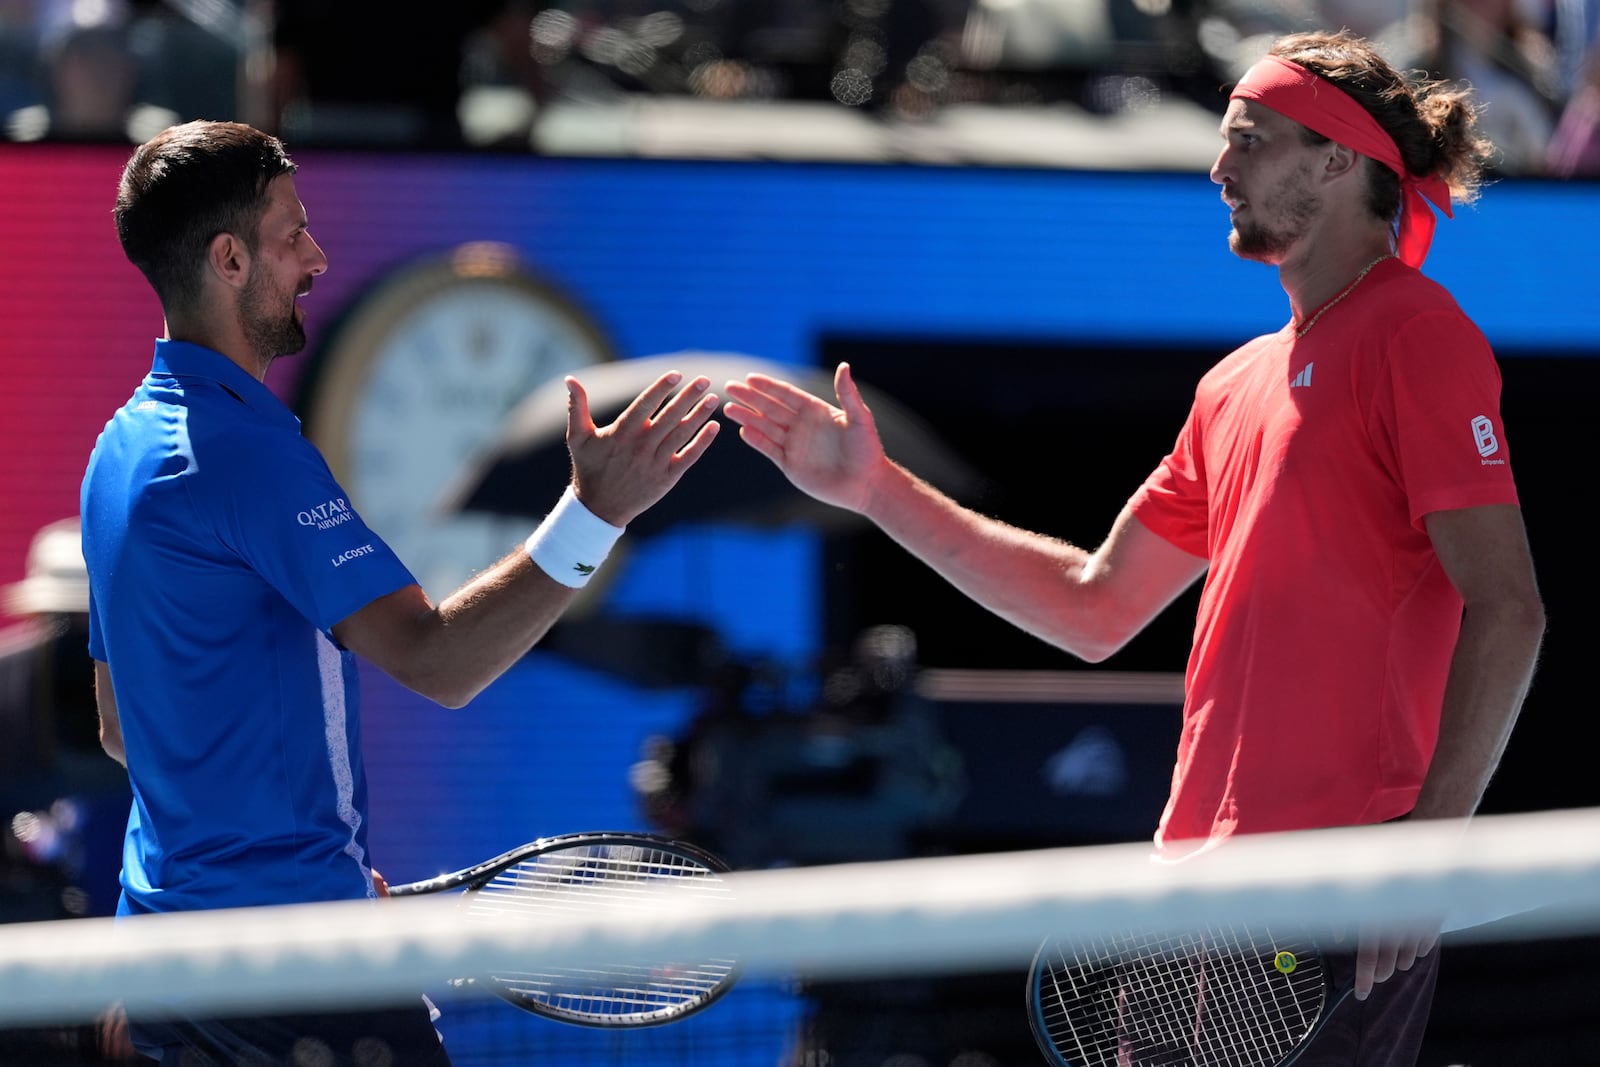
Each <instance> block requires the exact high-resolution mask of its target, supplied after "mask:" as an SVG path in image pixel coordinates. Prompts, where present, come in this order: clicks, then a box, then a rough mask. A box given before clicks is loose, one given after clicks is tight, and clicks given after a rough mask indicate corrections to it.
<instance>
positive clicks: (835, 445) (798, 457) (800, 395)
mask: <svg viewBox="0 0 1600 1067" xmlns="http://www.w3.org/2000/svg"><path fill="white" fill-rule="evenodd" d="M833 391H834V394H835V396H836V398H837V399H838V401H839V405H838V406H837V407H835V406H834V405H833V404H830V403H828V402H827V401H826V400H823V399H821V398H820V397H816V396H813V395H812V394H810V393H808V392H806V391H805V390H804V389H801V388H800V387H798V386H796V385H792V384H790V383H789V382H786V381H782V380H781V379H778V378H773V377H770V376H768V375H765V374H748V375H746V376H745V377H744V379H743V380H742V381H731V382H729V383H728V384H727V392H728V396H729V397H731V399H730V400H729V401H728V403H727V404H726V405H725V406H724V408H723V413H724V414H726V415H727V416H728V418H730V419H732V420H733V421H734V422H736V423H738V424H739V437H740V439H742V440H743V441H744V442H745V443H746V444H748V445H749V446H750V447H751V448H754V449H755V450H756V451H757V452H760V453H761V454H762V455H763V456H766V457H767V458H768V459H770V460H771V461H772V462H773V463H775V464H776V465H777V467H778V469H779V470H781V471H783V473H784V475H785V476H786V477H787V478H788V479H789V481H791V482H793V483H794V485H795V487H796V488H798V489H800V490H801V491H802V492H805V493H807V494H809V495H811V496H813V497H816V498H817V499H818V500H821V501H822V502H823V503H826V504H833V505H835V506H837V507H841V508H848V509H849V510H851V511H861V510H862V509H864V508H865V507H866V505H867V501H868V500H869V499H870V496H871V477H872V474H873V472H874V471H876V470H877V469H878V468H879V467H880V465H882V464H883V462H884V453H883V442H882V440H881V439H880V438H879V436H878V427H877V424H876V423H875V422H874V421H873V418H872V412H871V410H869V409H868V407H867V403H866V401H865V400H864V399H862V396H861V391H860V390H859V389H857V388H856V383H855V381H854V379H852V378H851V376H850V365H849V364H848V363H841V364H839V367H838V369H837V370H835V371H834V375H833Z"/></svg>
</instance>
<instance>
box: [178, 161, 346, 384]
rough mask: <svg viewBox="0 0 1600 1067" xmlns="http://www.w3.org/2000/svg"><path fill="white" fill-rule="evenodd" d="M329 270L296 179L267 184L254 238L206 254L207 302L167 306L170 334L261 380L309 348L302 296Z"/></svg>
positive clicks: (223, 238) (222, 241)
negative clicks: (276, 362)
mask: <svg viewBox="0 0 1600 1067" xmlns="http://www.w3.org/2000/svg"><path fill="white" fill-rule="evenodd" d="M327 269H328V257H327V256H326V255H324V254H323V252H322V249H321V248H320V247H318V245H317V242H316V241H314V240H312V238H311V234H310V232H309V231H308V230H307V229H306V209H305V205H304V204H302V203H301V202H300V197H299V195H298V194H297V193H296V192H295V187H294V178H293V176H292V175H288V174H284V175H280V176H278V177H276V178H274V179H272V181H271V182H269V183H268V185H267V196H266V206H265V208H264V209H263V210H262V213H261V218H260V220H259V222H258V223H257V226H256V231H255V233H254V234H236V233H227V232H224V233H219V234H217V235H216V236H215V237H213V238H212V239H211V243H210V245H209V246H207V248H206V259H205V263H204V265H203V266H202V267H201V271H202V275H201V293H200V298H199V299H198V300H197V301H195V303H194V304H193V306H191V307H181V308H180V307H168V308H167V309H166V312H167V336H168V337H170V338H172V339H173V340H175V341H188V342H189V343H191V344H197V345H201V346H203V347H206V348H209V349H211V350H212V351H215V352H220V353H222V354H223V355H225V356H227V357H228V358H229V359H231V360H232V361H233V362H235V363H237V364H238V365H239V366H240V367H242V368H244V370H245V371H246V372H247V373H249V374H250V375H252V376H254V377H255V378H256V379H258V380H265V378H266V374H267V368H268V367H269V366H271V365H272V361H273V360H275V359H277V358H278V357H279V356H285V355H288V354H290V353H292V352H298V351H300V350H301V349H302V348H304V347H305V344H306V334H305V311H304V310H303V309H302V308H301V307H300V305H299V303H298V300H299V297H301V296H304V295H305V294H306V293H308V292H310V291H311V286H312V281H313V279H314V278H316V276H317V275H319V274H322V273H323V272H324V271H326V270H327Z"/></svg>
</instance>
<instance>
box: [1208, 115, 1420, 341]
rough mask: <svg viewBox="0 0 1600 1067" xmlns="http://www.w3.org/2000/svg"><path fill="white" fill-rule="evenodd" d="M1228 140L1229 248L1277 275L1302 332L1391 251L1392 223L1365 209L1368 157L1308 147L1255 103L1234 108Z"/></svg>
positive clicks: (1219, 171)
mask: <svg viewBox="0 0 1600 1067" xmlns="http://www.w3.org/2000/svg"><path fill="white" fill-rule="evenodd" d="M1221 134H1222V140H1223V147H1222V150H1221V152H1219V153H1218V154H1217V159H1216V162H1215V163H1213V164H1212V165H1211V180H1212V181H1214V182H1216V183H1217V184H1218V185H1220V186H1222V201H1223V203H1225V204H1227V205H1228V207H1229V209H1230V213H1229V222H1230V223H1231V224H1232V231H1231V232H1230V233H1229V234H1228V247H1229V248H1231V249H1232V250H1233V252H1234V254H1235V255H1238V256H1240V257H1241V258H1244V259H1251V260H1256V261H1258V262H1261V263H1268V264H1271V265H1273V266H1276V267H1277V268H1278V279H1279V281H1280V282H1281V283H1282V285H1283V289H1284V292H1285V293H1286V294H1287V295H1288V297H1289V306H1290V308H1291V310H1292V311H1293V313H1294V319H1295V321H1296V322H1297V323H1299V322H1304V321H1305V320H1306V318H1307V316H1308V315H1309V314H1310V313H1311V312H1313V311H1314V310H1315V309H1316V308H1317V307H1319V306H1321V305H1322V304H1323V303H1325V302H1326V301H1328V300H1330V299H1332V298H1333V297H1334V296H1336V295H1337V294H1338V293H1339V291H1340V290H1342V289H1343V288H1344V287H1345V286H1347V285H1349V284H1350V280H1351V279H1352V278H1354V277H1355V276H1356V275H1357V274H1358V273H1360V271H1361V270H1362V268H1363V267H1365V266H1367V265H1368V264H1369V263H1371V262H1372V261H1373V260H1374V259H1377V258H1378V257H1379V256H1382V255H1386V254H1388V253H1389V252H1390V251H1391V241H1390V235H1389V226H1388V223H1386V222H1385V221H1384V220H1382V219H1379V218H1377V217H1376V216H1375V215H1373V214H1372V213H1371V211H1370V210H1369V209H1368V207H1367V202H1366V179H1367V174H1366V168H1367V166H1369V165H1372V164H1370V161H1368V160H1367V159H1366V157H1364V156H1362V155H1360V154H1358V153H1356V152H1355V151H1353V150H1352V149H1350V148H1347V147H1345V146H1344V145H1341V144H1337V143H1335V142H1332V141H1326V142H1323V143H1321V144H1308V143H1307V142H1306V137H1305V132H1304V129H1303V127H1301V125H1300V124H1299V123H1297V122H1295V121H1294V120H1293V119H1290V118H1286V117H1285V116H1283V115H1281V114H1279V113H1278V112H1276V111H1273V110H1272V109H1271V108H1269V107H1266V106H1265V105H1263V104H1261V103H1259V102H1257V101H1254V100H1242V99H1241V100H1233V101H1230V102H1229V104H1228V110H1227V111H1226V112H1225V113H1224V114H1223V116H1222V125H1221Z"/></svg>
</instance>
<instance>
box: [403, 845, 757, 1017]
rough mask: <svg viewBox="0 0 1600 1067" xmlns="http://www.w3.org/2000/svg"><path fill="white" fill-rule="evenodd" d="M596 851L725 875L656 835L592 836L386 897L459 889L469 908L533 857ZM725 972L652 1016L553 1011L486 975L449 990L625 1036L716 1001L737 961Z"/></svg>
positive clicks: (702, 855)
mask: <svg viewBox="0 0 1600 1067" xmlns="http://www.w3.org/2000/svg"><path fill="white" fill-rule="evenodd" d="M597 847H600V848H639V849H647V850H653V851H657V852H663V853H666V854H668V855H671V856H676V857H678V858H680V859H684V860H687V861H688V862H689V863H690V864H692V865H697V866H699V867H702V868H704V869H705V871H706V873H707V874H708V875H711V876H717V875H722V874H727V873H729V871H730V870H731V868H729V866H728V864H727V863H726V862H724V861H723V860H722V859H721V858H720V857H719V856H717V855H715V854H714V853H712V852H709V851H707V850H706V849H704V848H701V847H700V846H698V845H695V844H693V843H691V842H688V841H682V840H678V839H676V838H669V837H663V836H661V835H659V834H652V833H648V832H644V831H632V830H593V831H584V832H581V833H571V834H558V835H555V836H553V837H541V838H537V839H536V840H533V841H529V842H527V843H525V844H522V845H518V846H517V847H516V848H513V849H510V850H508V851H506V852H502V853H501V854H500V855H498V856H495V857H493V858H492V859H487V860H484V861H483V862H482V863H477V864H474V865H472V866H471V867H464V868H462V869H461V870H458V871H450V872H448V873H446V874H440V875H436V876H435V877H433V878H425V879H422V880H420V881H415V882H406V883H403V884H400V885H393V886H390V887H389V895H390V896H392V897H412V896H422V895H425V894H430V893H442V892H447V891H449V890H453V889H461V890H464V892H465V894H466V898H467V900H468V901H469V902H470V899H471V897H472V896H473V895H474V894H476V893H478V892H479V891H480V890H482V889H483V888H485V887H486V886H488V885H490V884H491V883H492V882H493V881H494V879H495V878H496V877H497V876H499V875H500V874H502V873H503V872H505V871H508V870H510V869H511V868H513V867H515V866H517V865H518V864H519V863H524V862H526V861H528V860H530V859H534V858H536V857H539V856H545V855H552V854H558V853H563V852H574V853H579V852H580V850H584V849H592V848H597ZM469 906H470V904H469ZM719 962H720V961H719ZM725 966H726V967H727V972H726V973H725V974H724V975H723V976H722V977H721V978H720V979H718V981H717V982H716V983H715V984H714V985H712V986H711V987H709V988H708V989H706V990H705V991H703V992H701V993H699V994H697V995H695V996H694V997H692V998H690V999H688V1000H683V1001H680V1002H678V1003H676V1004H672V1005H669V1006H667V1007H664V1008H660V1009H657V1010H655V1011H653V1012H639V1013H633V1014H626V1015H606V1014H602V1013H598V1012H582V1011H575V1010H570V1009H566V1008H561V1007H557V1006H555V1005H553V1004H550V1003H546V1002H544V1001H542V1000H540V999H538V998H536V997H531V996H528V995H525V994H523V993H519V992H518V991H516V990H515V989H513V988H510V987H509V986H508V985H507V983H506V982H505V981H503V980H501V979H499V978H496V977H494V976H492V975H490V976H484V977H482V978H460V979H456V980H455V981H454V982H452V983H451V984H452V985H453V986H456V987H474V986H482V987H485V988H487V989H489V990H490V991H491V992H493V993H494V994H495V995H496V996H498V997H500V998H501V999H502V1000H505V1001H507V1002H508V1003H510V1004H513V1005H515V1006H516V1007H518V1008H521V1009H522V1010H523V1011H527V1012H530V1013H532V1014H534V1015H539V1016H543V1017H544V1018H547V1019H554V1020H556V1021H559V1022H564V1023H571V1024H573V1025H575V1026H586V1027H592V1028H598V1029H606V1030H631V1029H641V1028H644V1027H650V1026H659V1025H662V1024H664V1023H669V1022H676V1021H678V1020H680V1019H684V1018H687V1017H688V1016H690V1015H694V1014H696V1013H697V1012H700V1011H703V1010H704V1009H705V1008H707V1007H709V1006H710V1005H711V1004H713V1003H715V1002H716V1001H718V1000H720V999H721V998H722V997H723V995H724V994H726V993H727V992H728V990H730V989H731V988H733V986H734V985H735V984H736V983H737V982H738V980H739V972H740V968H739V965H738V963H737V961H730V962H727V963H726V964H725Z"/></svg>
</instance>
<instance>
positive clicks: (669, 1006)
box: [468, 844, 736, 1024]
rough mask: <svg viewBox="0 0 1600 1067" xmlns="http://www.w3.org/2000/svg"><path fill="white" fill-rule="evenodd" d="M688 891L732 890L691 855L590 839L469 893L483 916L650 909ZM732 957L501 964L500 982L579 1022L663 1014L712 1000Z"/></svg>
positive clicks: (725, 980) (702, 894)
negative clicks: (558, 964)
mask: <svg viewBox="0 0 1600 1067" xmlns="http://www.w3.org/2000/svg"><path fill="white" fill-rule="evenodd" d="M685 895H688V896H691V897H694V898H700V899H704V898H716V897H726V896H728V895H729V893H728V889H727V886H726V885H725V883H724V882H723V881H722V879H721V877H720V876H719V874H718V872H716V871H714V870H712V869H710V868H709V867H707V866H706V865H705V864H703V863H700V862H698V861H695V860H693V859H691V858H688V857H684V856H679V855H677V854H675V853H672V852H667V851H663V850H659V849H654V848H646V847H642V846H635V845H615V844H587V845H577V846H572V847H569V848H565V849H561V850H557V851H555V852H549V853H542V854H535V855H533V856H529V857H526V858H524V859H522V860H520V861H518V862H517V863H515V864H513V865H512V866H511V867H508V868H507V869H505V870H504V871H501V872H499V873H498V874H496V875H495V876H494V878H492V879H491V880H490V881H489V882H487V883H486V884H484V885H483V886H482V887H481V888H479V889H478V890H476V891H474V892H472V893H469V894H468V899H469V902H470V903H469V905H468V911H469V914H471V915H472V916H473V917H475V918H481V919H484V920H493V919H497V918H504V917H506V916H508V915H509V916H514V917H532V918H537V917H541V916H545V915H549V916H551V917H559V916H560V915H562V914H569V913H588V914H593V913H594V912H595V911H596V910H613V911H631V912H646V911H650V910H655V909H660V908H665V907H669V906H671V904H672V902H673V901H675V900H681V899H683V897H684V896H685ZM735 970H736V963H735V961H734V960H732V959H721V958H709V959H699V960H682V959H664V958H649V957H641V956H635V957H632V958H630V959H626V960H614V961H606V962H602V963H596V964H592V965H589V966H582V967H563V968H539V967H537V966H534V967H530V968H527V969H519V970H501V971H497V972H496V973H495V974H494V975H493V976H492V977H491V981H492V982H493V983H494V985H495V987H496V989H497V991H498V992H500V993H501V994H502V995H504V996H509V997H511V998H512V999H524V1000H527V1001H531V1002H534V1003H536V1004H538V1005H539V1006H540V1007H541V1008H543V1009H545V1012H546V1013H547V1014H554V1015H556V1016H558V1017H564V1018H568V1019H571V1020H572V1021H577V1022H604V1023H610V1024H615V1023H620V1022H630V1023H640V1022H648V1021H652V1020H661V1021H664V1020H666V1019H669V1018H673V1017H676V1016H677V1015H679V1014H683V1013H685V1012H687V1011H689V1010H692V1009H693V1008H695V1007H698V1006H699V1005H700V1004H702V1003H705V1002H707V1001H708V1000H709V999H710V998H711V997H712V996H713V995H715V994H716V993H717V992H719V991H720V989H721V988H723V987H725V986H726V985H727V984H729V983H731V981H732V980H733V976H734V973H735Z"/></svg>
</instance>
